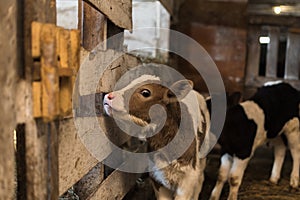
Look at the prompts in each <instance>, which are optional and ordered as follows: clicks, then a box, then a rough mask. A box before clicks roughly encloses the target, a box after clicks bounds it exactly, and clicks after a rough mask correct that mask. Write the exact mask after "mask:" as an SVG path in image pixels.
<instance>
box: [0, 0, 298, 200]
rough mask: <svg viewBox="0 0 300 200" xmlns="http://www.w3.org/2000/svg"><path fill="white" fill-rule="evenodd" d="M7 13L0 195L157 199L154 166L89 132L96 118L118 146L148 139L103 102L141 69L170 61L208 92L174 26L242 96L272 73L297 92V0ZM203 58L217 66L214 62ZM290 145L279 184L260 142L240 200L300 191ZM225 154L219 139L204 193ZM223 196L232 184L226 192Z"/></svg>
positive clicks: (142, 147)
mask: <svg viewBox="0 0 300 200" xmlns="http://www.w3.org/2000/svg"><path fill="white" fill-rule="evenodd" d="M0 19H1V20H0V27H1V29H0V52H1V55H2V56H1V59H0V60H1V68H2V69H1V70H0V82H1V83H0V94H1V96H0V97H1V98H0V113H1V114H2V115H1V119H0V130H1V133H0V151H1V156H0V199H17V200H27V199H28V200H31V199H39V200H43V199H45V200H46V199H51V200H57V199H59V200H79V199H80V200H85V199H86V200H93V199H94V200H105V199H108V200H110V199H125V200H144V199H148V200H152V199H156V198H155V194H154V191H153V188H152V185H151V183H150V178H149V174H148V173H129V172H128V171H122V170H118V169H120V168H122V164H124V163H122V162H121V161H120V163H118V164H119V166H120V168H119V167H112V166H109V165H106V164H105V160H106V157H103V160H104V162H100V161H103V160H100V161H99V159H98V158H97V155H96V153H93V150H91V148H90V147H87V145H92V146H93V147H95V148H96V149H97V150H99V149H100V150H102V149H105V148H104V147H102V146H99V143H97V142H98V140H97V139H99V138H97V139H90V138H89V137H88V135H93V134H94V135H96V136H97V137H98V135H97V134H98V133H97V131H98V129H97V131H95V129H94V128H95V127H96V126H99V127H100V130H101V131H98V132H101V134H102V133H103V134H105V136H106V137H107V138H108V139H109V141H111V142H112V144H113V145H115V146H117V147H119V148H121V149H123V150H126V151H129V152H134V153H143V152H145V151H146V148H147V147H146V144H145V142H140V141H138V140H137V139H136V137H131V136H130V135H128V134H126V133H124V131H123V129H122V130H121V129H120V128H119V127H118V124H117V123H116V122H115V121H114V119H112V118H109V117H108V116H107V115H105V114H104V113H105V108H103V106H102V104H103V98H104V96H105V95H106V94H107V93H109V92H112V91H113V90H114V89H115V85H117V83H118V81H119V80H121V77H122V76H123V75H124V74H125V73H126V72H127V71H130V70H131V69H134V67H136V66H140V65H145V64H147V63H155V64H163V65H166V66H170V67H171V68H172V69H175V70H176V71H177V72H179V73H180V74H181V75H183V76H184V77H185V78H186V79H190V80H192V81H193V83H194V89H195V90H197V91H198V92H200V93H201V94H203V96H205V97H207V96H208V95H210V94H209V91H208V86H207V83H206V81H204V79H205V78H203V74H200V73H199V72H198V71H197V67H195V66H194V65H193V64H192V63H191V62H189V61H190V60H189V59H188V58H187V57H189V56H190V57H193V56H194V57H197V53H198V48H196V47H198V46H196V47H195V46H194V45H192V43H191V45H190V43H186V44H185V45H184V46H179V47H178V45H180V42H179V39H178V38H176V37H175V36H174V35H172V31H176V32H178V33H180V34H183V35H185V36H187V37H188V38H189V40H192V41H195V42H196V43H197V44H198V45H200V46H201V48H203V49H204V50H205V52H207V55H209V58H210V59H212V60H211V61H213V63H215V66H216V67H217V69H218V71H219V73H220V76H221V77H222V81H223V83H224V87H225V91H226V93H228V94H232V93H234V92H240V93H241V94H242V99H243V100H241V101H244V100H247V99H248V98H250V97H251V96H252V95H253V94H254V93H255V92H256V91H257V88H259V87H261V86H263V85H264V84H265V83H266V82H268V81H284V82H286V83H289V84H291V85H292V86H293V87H294V88H296V89H297V90H300V56H299V55H300V1H299V0H109V1H107V0H44V1H40V0H23V1H17V0H1V1H0ZM149 27H152V28H153V29H149V30H147V31H146V32H144V33H142V34H138V31H137V29H139V28H141V29H143V28H144V29H146V28H149ZM171 30H172V31H171ZM149 46H151V48H152V49H151V48H144V49H143V47H149ZM172 47H175V48H179V49H180V50H183V51H184V53H185V55H187V57H182V56H181V55H178V54H177V53H176V52H172V51H171V50H170V49H171V48H172ZM95 52H96V53H95ZM200 59H201V58H200ZM202 64H205V62H203V63H202ZM198 67H200V68H202V69H205V70H204V71H206V72H210V67H211V66H203V65H200V66H198ZM86 69H88V70H86ZM84 70H86V71H84ZM101 70H103V71H101ZM158 73H160V71H158ZM95 75H101V77H98V78H97V79H96V80H94V79H92V78H91V77H93V76H95ZM213 81H214V80H213ZM80 84H81V85H80ZM93 84H95V85H93ZM128 85H129V83H128ZM93 86H95V88H91V87H93ZM95 118H96V120H95V121H96V122H94V121H91V119H95ZM78 124H80V125H78ZM99 124H100V125H99ZM79 132H80V133H79ZM101 134H100V135H101ZM299 137H300V136H299ZM100 140H101V138H100ZM101 144H102V145H103V146H105V145H111V144H110V143H109V142H106V143H101ZM97 145H98V146H97ZM299 146H300V144H299ZM104 151H105V150H103V152H104ZM286 151H287V156H286V158H285V162H284V165H283V170H282V173H281V179H280V181H279V182H278V184H272V183H271V182H269V176H270V173H271V169H272V164H273V160H274V155H273V148H272V147H271V146H268V144H265V145H263V146H261V147H259V148H258V149H257V151H256V152H255V154H254V157H253V159H252V160H251V161H250V163H249V165H248V167H247V169H246V171H245V175H244V178H243V182H242V184H241V187H240V189H239V192H238V199H243V200H250V199H251V200H253V199H255V200H264V199H267V200H271V199H272V200H296V199H299V198H300V189H299V187H298V188H296V189H295V188H290V186H289V183H290V171H291V168H292V165H293V164H292V158H291V154H290V151H289V150H286ZM299 153H300V152H299ZM111 154H113V153H111ZM111 154H109V155H111ZM101 155H102V154H101ZM220 155H221V150H220V146H219V145H218V144H216V145H215V147H214V148H213V150H212V151H211V152H210V153H209V154H208V155H207V161H206V168H205V173H204V174H205V180H204V184H203V187H202V191H201V193H200V196H199V199H204V200H205V199H209V197H210V195H211V192H212V190H213V188H214V185H215V182H216V180H217V179H218V170H219V165H220ZM106 156H108V155H106ZM299 160H300V158H299ZM115 162H119V160H118V161H115ZM298 178H299V177H298ZM186 184H189V183H186ZM228 193H229V186H228V184H225V186H224V189H223V191H222V195H221V198H220V199H227V196H228Z"/></svg>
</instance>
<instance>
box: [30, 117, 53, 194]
mask: <svg viewBox="0 0 300 200" xmlns="http://www.w3.org/2000/svg"><path fill="white" fill-rule="evenodd" d="M37 129H38V128H37V124H36V122H35V120H33V119H30V120H27V121H26V124H25V132H26V134H25V139H26V169H27V170H26V183H27V199H47V197H48V195H47V162H46V160H45V158H46V155H47V153H46V152H47V145H46V144H47V135H46V133H45V131H38V130H37Z"/></svg>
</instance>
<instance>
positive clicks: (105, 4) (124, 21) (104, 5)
mask: <svg viewBox="0 0 300 200" xmlns="http://www.w3.org/2000/svg"><path fill="white" fill-rule="evenodd" d="M85 1H86V2H89V3H91V4H92V5H93V6H95V7H96V8H97V9H99V10H100V11H101V12H102V13H103V14H105V15H106V16H107V17H108V18H109V19H110V20H111V21H112V22H113V23H114V24H116V25H117V26H119V27H121V28H125V29H128V30H131V29H132V5H131V1H132V0H123V1H119V0H109V1H107V0H85Z"/></svg>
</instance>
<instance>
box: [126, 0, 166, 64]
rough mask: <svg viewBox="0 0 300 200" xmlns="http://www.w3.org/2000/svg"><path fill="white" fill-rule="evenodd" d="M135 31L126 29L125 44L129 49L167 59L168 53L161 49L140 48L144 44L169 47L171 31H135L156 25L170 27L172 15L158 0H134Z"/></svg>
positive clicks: (156, 26)
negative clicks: (141, 32) (139, 32)
mask: <svg viewBox="0 0 300 200" xmlns="http://www.w3.org/2000/svg"><path fill="white" fill-rule="evenodd" d="M132 15H133V32H132V33H130V32H129V31H125V41H124V44H125V46H127V51H128V52H132V51H133V52H132V53H134V54H138V55H142V56H146V57H148V56H149V57H152V58H162V59H164V60H165V59H167V57H168V53H167V52H165V51H162V50H159V49H139V48H141V47H144V46H149V44H150V45H151V46H154V47H156V48H164V49H167V48H168V47H169V33H167V34H163V33H162V32H160V31H159V29H154V30H153V31H149V32H147V33H143V34H140V35H139V34H138V33H137V32H135V31H134V29H137V28H143V27H155V28H169V27H170V15H169V13H168V11H167V10H166V9H165V8H164V7H163V6H162V4H161V3H160V2H159V1H156V0H133V5H132Z"/></svg>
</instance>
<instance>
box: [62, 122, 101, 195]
mask: <svg viewBox="0 0 300 200" xmlns="http://www.w3.org/2000/svg"><path fill="white" fill-rule="evenodd" d="M58 137H59V139H58V140H59V154H58V159H59V194H60V195H62V194H63V193H64V192H65V191H66V190H67V189H68V188H70V187H71V186H72V185H74V184H75V183H76V182H77V181H78V180H80V179H81V178H82V177H83V176H84V175H85V174H86V173H87V172H88V171H89V170H90V169H91V168H92V167H94V166H95V165H96V164H97V162H98V161H97V159H96V158H94V157H93V156H92V155H91V154H90V153H89V152H88V151H87V149H86V148H85V146H84V145H83V143H82V142H81V140H80V138H79V137H78V135H77V132H76V127H75V125H74V121H73V119H64V120H62V121H60V124H59V135H58Z"/></svg>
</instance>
